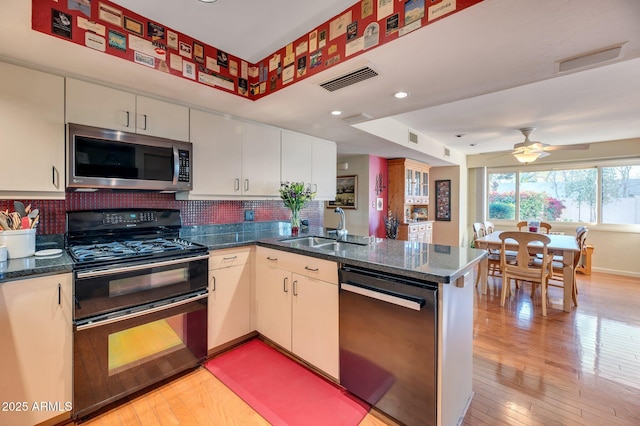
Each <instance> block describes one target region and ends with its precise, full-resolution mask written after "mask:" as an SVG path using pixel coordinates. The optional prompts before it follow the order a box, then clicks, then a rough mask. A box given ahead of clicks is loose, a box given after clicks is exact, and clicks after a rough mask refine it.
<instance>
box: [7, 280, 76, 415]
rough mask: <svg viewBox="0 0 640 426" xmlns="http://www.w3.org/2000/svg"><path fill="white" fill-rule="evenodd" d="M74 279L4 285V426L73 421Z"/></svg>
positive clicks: (31, 281)
mask: <svg viewBox="0 0 640 426" xmlns="http://www.w3.org/2000/svg"><path fill="white" fill-rule="evenodd" d="M71 280H72V279H71V274H60V275H50V276H45V277H37V278H29V279H24V280H16V281H8V282H4V283H0V342H2V350H1V351H0V377H2V386H0V401H1V403H2V407H0V424H4V425H14V426H17V425H33V424H36V423H41V422H44V421H47V420H50V419H53V418H55V417H57V416H65V417H67V418H68V417H69V412H70V410H71V408H72V407H71V401H72V399H71V388H72V381H71V377H72V356H73V355H72V350H73V345H72V341H73V340H72V339H73V334H72V326H71V321H72V305H71V300H72V294H71V288H72V287H71ZM59 420H60V419H57V421H59Z"/></svg>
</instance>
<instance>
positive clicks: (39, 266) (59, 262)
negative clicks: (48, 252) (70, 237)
mask: <svg viewBox="0 0 640 426" xmlns="http://www.w3.org/2000/svg"><path fill="white" fill-rule="evenodd" d="M37 250H39V248H37ZM72 270H73V259H71V256H69V255H68V254H67V252H66V251H63V252H62V253H61V254H59V255H57V256H50V257H47V256H43V257H40V256H30V257H22V258H18V259H9V260H7V261H6V262H0V283H2V282H5V281H11V280H15V279H19V278H29V277H35V276H38V275H53V274H64V273H66V272H71V271H72Z"/></svg>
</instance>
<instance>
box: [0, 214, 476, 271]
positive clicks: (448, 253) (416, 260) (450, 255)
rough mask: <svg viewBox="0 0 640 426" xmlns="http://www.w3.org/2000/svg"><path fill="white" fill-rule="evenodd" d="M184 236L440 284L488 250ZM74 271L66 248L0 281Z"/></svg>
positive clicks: (227, 231) (281, 231)
mask: <svg viewBox="0 0 640 426" xmlns="http://www.w3.org/2000/svg"><path fill="white" fill-rule="evenodd" d="M181 236H182V237H183V238H187V239H189V240H191V241H193V242H196V243H200V244H203V245H206V246H207V247H208V248H209V249H210V250H219V249H226V248H233V247H242V246H247V245H253V244H257V245H260V246H264V247H270V248H275V249H279V250H283V251H288V252H292V253H297V254H303V255H307V256H313V257H318V258H322V259H326V260H331V261H334V262H339V263H344V264H349V265H353V266H360V267H364V268H369V269H373V270H377V271H381V272H387V273H393V274H400V275H404V276H407V277H412V278H416V279H421V280H427V281H431V282H437V283H450V282H454V281H455V280H456V279H457V278H458V277H460V276H462V275H464V274H465V273H466V272H467V271H469V270H471V269H472V268H473V267H474V265H475V264H476V263H478V262H479V261H480V260H481V259H482V258H483V257H484V256H485V255H486V252H485V251H484V250H476V249H470V248H463V247H450V246H442V245H438V244H421V243H414V242H408V241H397V240H388V239H378V240H377V242H376V243H375V244H369V238H368V237H361V236H355V235H347V237H346V241H348V242H352V243H357V244H349V245H345V246H344V247H342V248H343V250H342V249H341V250H339V251H335V250H333V248H331V247H327V246H325V247H308V246H303V245H300V244H291V243H287V242H286V241H284V240H287V239H290V238H291V227H290V225H289V223H287V222H265V223H260V222H258V223H249V224H248V223H240V224H232V225H205V226H194V227H185V228H183V230H182V232H181ZM299 236H301V237H304V236H323V237H328V238H333V239H336V238H337V237H336V234H335V233H331V232H330V230H327V229H325V228H322V227H313V228H310V229H305V230H304V231H303V232H301V233H300V235H299ZM59 241H60V240H59V238H57V239H56V240H55V243H52V242H51V241H48V242H44V241H43V242H38V243H37V245H38V246H37V248H36V249H37V250H40V249H43V248H52V247H53V245H52V244H56V247H60V245H59ZM72 270H73V260H72V259H71V257H70V256H69V255H68V254H67V253H66V252H63V253H62V254H61V255H59V256H56V257H51V258H45V257H42V258H41V257H38V256H31V257H26V258H21V259H9V260H8V261H7V262H0V282H4V281H9V280H14V279H19V278H26V277H29V276H36V275H47V274H60V273H66V272H71V271H72Z"/></svg>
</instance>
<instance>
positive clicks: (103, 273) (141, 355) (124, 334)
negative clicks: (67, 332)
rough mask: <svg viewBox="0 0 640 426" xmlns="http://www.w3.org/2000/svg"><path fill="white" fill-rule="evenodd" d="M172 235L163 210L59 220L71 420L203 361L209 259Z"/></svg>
mask: <svg viewBox="0 0 640 426" xmlns="http://www.w3.org/2000/svg"><path fill="white" fill-rule="evenodd" d="M180 228H181V217H180V211H179V210H172V209H109V210H91V211H70V212H67V234H66V247H67V250H68V251H69V253H70V255H71V256H72V257H73V259H74V261H75V265H74V273H73V299H74V308H73V331H74V338H73V356H74V363H73V365H74V375H73V378H74V379H73V380H74V384H73V387H74V393H73V394H74V400H73V414H72V415H73V417H74V418H76V419H77V418H83V417H86V416H87V415H89V414H91V413H93V412H94V411H96V410H98V409H100V408H101V407H104V406H105V405H107V404H109V403H111V402H114V401H116V400H118V399H120V398H123V397H125V396H127V395H130V394H131V393H133V392H137V391H139V390H141V389H143V388H145V387H147V386H151V385H153V384H155V383H157V382H158V381H160V380H163V379H166V378H169V377H171V376H174V375H176V374H178V373H181V372H183V371H185V370H188V369H190V368H194V367H196V366H198V365H199V364H200V363H202V361H203V360H204V359H205V357H206V354H207V322H208V320H207V318H208V313H207V312H208V294H209V291H208V287H207V284H208V275H209V274H208V265H209V263H208V257H209V254H208V249H207V247H206V246H203V245H200V244H196V243H193V242H190V241H188V240H185V239H182V238H180Z"/></svg>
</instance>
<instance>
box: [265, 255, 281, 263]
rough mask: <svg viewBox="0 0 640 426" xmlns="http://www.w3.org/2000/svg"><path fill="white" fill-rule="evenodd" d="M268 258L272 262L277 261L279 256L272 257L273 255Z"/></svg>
mask: <svg viewBox="0 0 640 426" xmlns="http://www.w3.org/2000/svg"><path fill="white" fill-rule="evenodd" d="M267 260H270V261H272V262H277V261H278V258H277V257H271V256H267Z"/></svg>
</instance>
